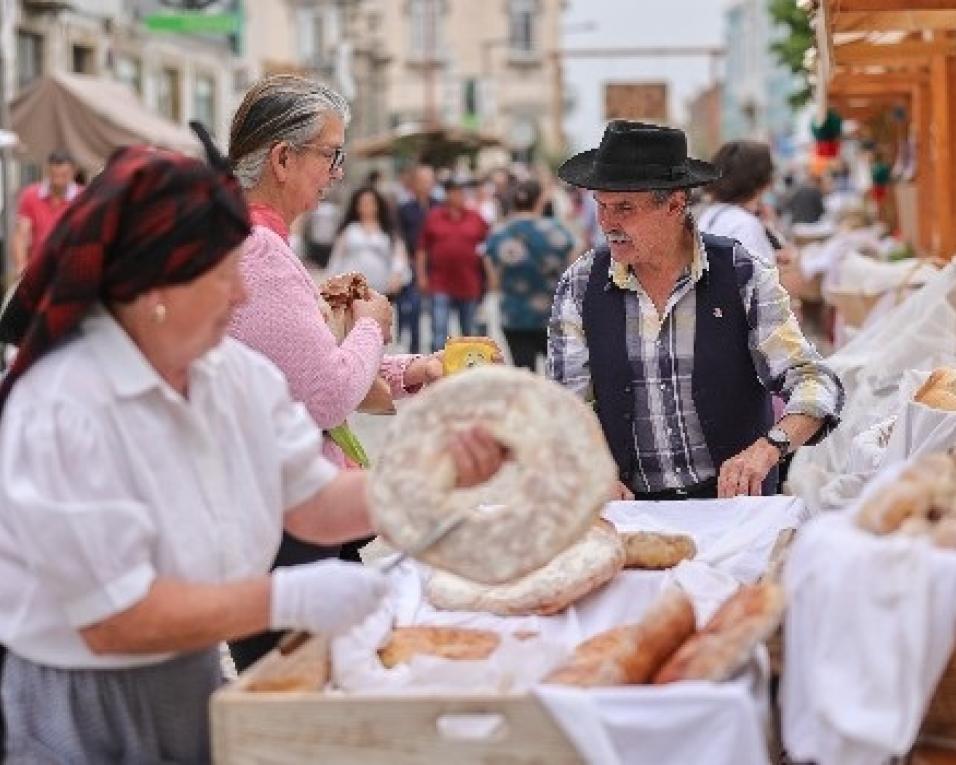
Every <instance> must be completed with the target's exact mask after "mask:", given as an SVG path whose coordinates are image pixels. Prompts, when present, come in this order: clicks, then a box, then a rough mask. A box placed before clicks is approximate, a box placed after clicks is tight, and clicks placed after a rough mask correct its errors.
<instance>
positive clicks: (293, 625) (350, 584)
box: [270, 560, 388, 635]
mask: <svg viewBox="0 0 956 765" xmlns="http://www.w3.org/2000/svg"><path fill="white" fill-rule="evenodd" d="M387 591H388V583H387V580H386V579H385V576H384V575H383V574H382V573H381V572H380V571H377V570H375V569H373V568H369V567H367V566H362V565H360V564H358V563H344V562H342V561H337V560H324V561H319V562H318V563H308V564H305V565H302V566H289V567H283V568H277V569H276V570H275V571H273V572H272V598H271V607H270V622H271V623H270V628H271V629H273V630H279V631H281V630H306V631H308V632H324V633H327V634H332V635H335V634H338V633H341V632H345V631H346V630H348V629H349V628H350V627H352V626H353V625H355V624H358V623H359V622H361V621H362V620H363V619H365V617H366V616H368V615H369V614H370V613H372V612H373V611H374V610H375V609H376V608H378V606H379V604H380V603H381V602H382V598H383V597H384V596H385V593H386V592H387Z"/></svg>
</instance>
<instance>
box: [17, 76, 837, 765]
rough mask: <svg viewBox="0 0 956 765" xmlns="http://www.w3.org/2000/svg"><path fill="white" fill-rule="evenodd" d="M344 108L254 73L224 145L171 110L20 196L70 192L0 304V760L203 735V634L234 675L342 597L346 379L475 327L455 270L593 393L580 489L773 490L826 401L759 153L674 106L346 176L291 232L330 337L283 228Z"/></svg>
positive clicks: (833, 418) (833, 417)
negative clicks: (712, 138)
mask: <svg viewBox="0 0 956 765" xmlns="http://www.w3.org/2000/svg"><path fill="white" fill-rule="evenodd" d="M349 119H350V112H349V106H348V104H347V103H346V101H345V100H344V99H343V98H342V97H341V96H340V95H339V94H338V93H336V92H335V91H333V90H332V89H330V88H328V87H326V86H324V85H322V84H319V83H316V82H314V81H310V80H306V79H303V78H299V77H296V76H292V75H278V76H273V77H269V78H266V79H265V80H263V81H261V82H259V83H257V84H256V85H255V86H253V87H252V89H251V90H250V91H249V92H248V93H247V94H246V96H245V98H244V100H243V102H242V104H241V105H240V107H239V109H238V110H237V112H236V114H235V116H234V118H233V122H232V128H231V132H230V136H229V146H228V152H227V156H226V157H223V156H221V155H220V154H219V152H218V150H217V149H216V147H215V146H214V145H213V143H212V141H211V140H210V139H209V137H208V135H207V134H206V133H205V131H204V130H203V129H202V127H201V126H198V125H196V126H195V129H196V130H197V133H198V135H199V136H200V138H201V140H202V143H203V146H204V148H205V152H206V159H205V160H197V159H191V158H186V157H183V156H180V155H177V154H174V153H172V152H166V151H158V150H149V149H145V148H142V147H131V148H126V149H122V150H120V151H118V152H117V153H116V154H114V155H113V157H112V158H111V159H110V161H109V162H108V164H107V165H106V167H105V168H104V169H103V171H102V172H101V173H100V174H99V175H98V176H97V177H96V178H94V179H93V181H92V182H91V183H90V184H89V186H87V187H86V188H85V190H82V191H79V190H78V189H72V190H67V191H64V189H69V188H70V187H69V186H68V184H67V185H66V186H64V184H62V183H59V182H58V183H56V184H54V183H52V180H51V184H50V189H48V192H47V196H46V197H43V196H42V195H37V196H38V198H39V199H40V200H41V201H43V200H44V199H47V200H49V199H51V198H54V197H55V198H57V199H58V198H59V196H60V195H61V194H64V193H66V194H71V193H75V194H76V195H75V198H73V199H72V202H70V203H69V204H66V205H64V206H63V209H62V210H58V211H57V214H58V218H57V220H56V223H55V225H54V226H52V227H51V231H50V232H49V234H48V235H47V236H46V239H45V241H41V242H39V243H38V246H37V248H35V250H34V251H33V254H31V255H30V256H29V257H27V258H26V262H25V268H24V271H23V275H22V279H21V280H20V282H19V284H18V286H17V288H16V290H15V291H14V293H13V295H12V298H11V300H10V302H9V305H8V306H7V308H6V309H5V311H4V312H3V314H2V317H0V340H3V341H6V342H10V343H12V344H13V345H15V346H16V347H17V348H18V351H17V354H16V357H15V359H14V361H13V365H12V367H11V368H10V369H9V370H8V371H7V373H6V374H5V376H4V377H3V381H2V384H0V413H2V416H0V505H2V507H3V508H4V511H5V512H3V513H2V514H0V570H2V572H3V576H2V577H0V601H2V602H3V603H4V604H5V607H4V609H3V617H2V618H0V643H2V645H3V646H5V647H6V649H7V650H8V652H9V653H8V654H7V658H6V663H5V667H4V673H3V679H2V684H0V688H2V706H3V712H4V716H5V719H6V726H7V742H6V753H7V757H6V759H5V761H7V762H14V763H16V762H24V763H26V762H35V761H38V760H40V761H46V760H45V759H44V758H47V759H48V758H50V757H52V758H53V759H54V760H55V759H57V758H59V759H62V760H64V761H71V762H90V763H98V762H110V761H124V762H141V761H157V762H158V761H170V760H172V761H177V762H201V761H205V760H206V759H207V758H208V731H207V729H206V724H207V723H206V720H207V718H206V714H205V704H206V701H207V699H208V697H209V694H210V693H211V692H212V690H214V689H215V687H217V685H218V683H219V682H220V679H221V678H220V676H219V665H218V653H217V646H218V644H219V643H220V642H222V641H228V642H229V643H230V648H231V651H232V654H233V657H234V659H235V661H236V663H237V665H238V667H239V668H240V669H242V668H245V667H247V666H248V665H249V664H251V663H252V662H253V661H255V660H256V659H257V658H259V657H260V656H262V655H263V654H264V653H265V652H266V651H268V650H269V649H270V648H271V647H272V646H273V645H274V644H275V642H276V640H277V639H278V633H279V631H282V630H290V629H305V630H311V631H324V632H337V631H341V630H343V629H346V628H348V627H349V626H351V625H352V624H354V623H355V622H357V621H359V620H360V619H361V618H362V617H363V616H364V615H366V614H367V613H368V612H369V611H371V610H372V609H374V608H375V607H376V605H377V603H378V602H379V600H380V599H381V597H382V596H383V593H384V591H385V583H384V579H383V577H382V575H381V574H380V573H378V572H377V571H376V570H374V569H373V568H370V567H363V566H360V565H358V564H356V563H352V562H347V561H341V560H336V558H337V557H339V556H340V554H342V550H341V549H340V548H341V545H343V544H344V543H347V542H350V541H354V540H361V539H364V538H367V537H368V536H369V535H370V534H371V533H373V532H374V529H373V528H372V526H371V522H370V519H369V514H368V508H367V504H366V499H365V491H364V484H365V473H364V471H362V470H361V469H350V468H358V467H359V465H357V464H356V459H355V454H354V451H353V445H354V437H352V435H351V434H350V431H349V429H348V424H347V419H348V416H349V415H350V414H351V413H353V412H355V411H356V409H357V408H358V407H359V405H360V404H361V402H362V401H363V399H364V398H365V397H366V395H367V394H368V392H369V390H370V388H371V386H372V385H373V383H374V382H375V381H376V380H377V379H383V380H384V381H385V383H386V384H387V386H388V388H389V390H390V393H391V395H392V396H393V397H396V398H398V397H402V396H409V395H414V394H415V393H416V392H418V391H419V390H421V389H422V388H423V387H425V386H427V385H429V384H431V383H433V382H435V381H437V380H438V379H439V378H440V377H441V376H442V374H443V371H442V363H441V348H442V346H443V345H444V340H445V337H446V335H447V334H448V333H449V332H450V331H452V323H451V316H452V314H454V316H455V320H456V322H457V330H458V331H459V332H461V333H463V334H472V333H481V332H483V330H482V328H481V327H479V326H478V324H477V319H476V311H477V308H478V306H479V301H480V299H481V298H482V296H483V295H484V294H485V293H486V292H491V293H493V294H500V296H501V298H500V302H501V326H502V330H503V333H504V336H505V338H506V341H507V344H508V349H509V351H510V354H511V356H512V358H513V360H514V362H515V363H516V364H519V365H521V366H525V367H528V368H531V369H534V368H535V367H536V365H537V361H538V358H539V357H541V356H544V357H546V373H547V375H548V376H549V377H550V378H552V379H553V380H554V381H556V382H557V383H559V384H561V385H563V386H565V387H567V388H569V389H571V390H572V391H574V392H576V393H578V394H579V395H580V396H581V397H582V398H584V399H585V400H587V401H589V402H590V403H592V404H593V406H594V409H595V411H596V413H597V416H598V419H599V421H600V424H601V427H602V429H603V431H604V435H605V437H606V440H607V442H608V445H609V446H610V449H611V452H612V454H613V456H614V458H615V461H616V462H617V466H618V479H619V480H618V481H617V484H616V486H614V487H608V492H609V494H608V496H609V497H610V496H614V497H622V498H629V497H638V498H643V499H674V500H677V499H685V498H688V497H697V498H704V497H718V496H719V497H732V496H735V495H741V494H744V495H748V494H761V493H775V492H776V491H777V490H778V475H777V469H778V466H779V464H780V462H781V460H782V459H783V458H784V457H785V456H786V455H788V454H789V453H790V452H792V451H793V450H794V449H795V448H797V447H799V446H800V445H802V444H804V443H809V442H813V441H814V440H818V439H820V438H823V437H824V436H826V435H827V433H828V432H829V431H830V430H831V429H832V428H833V427H834V426H835V425H836V424H837V422H838V421H839V416H840V411H841V408H842V406H843V388H842V385H841V383H840V380H839V379H838V378H837V377H836V375H834V374H833V373H832V371H830V370H829V369H828V367H827V366H826V364H825V362H824V361H823V359H822V358H821V357H820V355H819V354H818V353H817V352H816V350H815V349H814V348H813V346H812V345H811V344H810V343H809V342H807V340H806V339H805V338H804V336H803V334H802V332H801V329H800V326H799V324H798V322H797V319H796V317H795V316H794V314H793V312H792V310H791V302H790V299H789V296H788V295H787V293H786V291H785V290H784V289H783V288H782V287H781V285H780V282H779V279H778V275H777V270H776V268H775V267H774V260H775V259H779V258H781V257H783V255H782V254H781V253H785V252H786V245H785V244H783V243H782V242H781V241H780V240H779V238H778V237H777V235H776V234H775V233H774V232H773V228H772V226H771V225H770V223H769V222H768V221H767V220H766V218H765V217H764V212H763V210H762V207H761V205H762V200H763V194H764V192H765V191H766V190H767V188H768V187H769V185H770V183H771V176H772V163H771V162H770V159H769V153H768V152H767V151H766V148H765V147H761V146H759V145H754V144H735V145H731V146H728V147H725V148H724V149H722V150H721V152H719V153H718V155H717V157H715V158H714V162H713V163H710V162H703V161H699V160H695V159H692V158H690V157H688V154H687V144H686V138H685V136H684V134H683V133H682V132H681V131H679V130H676V129H671V128H662V127H657V126H651V125H645V124H642V123H633V122H627V121H614V122H612V123H611V124H610V125H609V126H608V127H607V129H606V131H605V134H604V137H603V139H602V142H601V145H600V146H599V147H597V148H595V149H591V150H589V151H586V152H583V153H581V154H578V155H575V156H573V157H571V158H570V159H569V160H568V161H567V162H565V163H564V164H563V165H562V166H561V168H560V169H559V171H558V176H559V178H560V179H561V181H562V182H563V183H564V184H567V186H561V185H559V184H558V183H557V182H554V181H551V180H550V179H547V178H544V177H540V176H539V177H535V176H534V175H533V174H528V176H527V177H521V178H518V177H511V176H509V175H508V174H506V173H496V174H494V175H493V176H492V177H491V178H489V179H488V180H487V181H485V182H479V183H470V182H465V181H463V180H462V179H461V178H458V177H454V176H451V177H448V178H446V179H445V181H444V183H443V184H441V185H440V186H439V185H438V184H437V183H436V180H435V171H434V169H432V168H429V167H427V166H417V167H415V168H414V169H413V170H412V171H411V172H410V173H409V175H408V181H407V187H406V188H405V190H404V191H403V193H402V195H401V196H398V197H395V198H390V195H387V194H383V193H382V191H381V189H379V188H377V186H376V184H375V183H374V182H373V183H369V184H365V185H363V186H362V187H360V188H358V189H357V190H356V191H355V192H354V193H353V194H352V196H351V199H350V200H349V202H348V204H347V206H346V209H345V214H344V215H343V216H342V218H341V220H340V221H339V222H338V225H337V227H336V234H335V236H334V237H333V239H332V241H331V242H330V243H328V244H329V246H328V248H327V250H323V249H319V248H317V247H316V248H312V249H311V251H312V253H313V254H314V255H315V256H317V257H322V258H324V256H325V255H328V262H327V267H326V273H329V272H337V271H352V270H358V271H361V272H362V273H363V274H365V276H366V278H367V279H368V281H369V284H370V285H371V287H372V289H371V291H370V294H369V296H368V298H367V299H357V300H355V301H354V303H353V307H352V311H353V315H354V319H355V321H354V324H353V325H352V326H351V327H350V328H349V329H348V332H347V333H346V335H345V337H344V338H336V337H335V336H334V335H333V333H332V331H331V330H330V327H329V325H328V324H327V322H326V320H325V318H324V317H323V315H322V313H321V312H320V310H319V304H320V300H319V291H318V287H317V284H316V281H315V279H314V278H313V275H312V273H310V271H309V270H308V269H307V268H306V266H305V265H304V264H303V262H302V259H301V258H300V256H299V254H298V253H296V252H295V250H294V249H293V247H292V244H291V239H290V231H291V230H292V229H293V228H294V227H295V226H296V225H297V224H299V223H300V222H301V221H302V219H303V218H304V216H306V215H307V214H308V215H310V216H311V215H315V214H317V211H321V210H322V205H321V203H322V201H323V198H324V197H325V196H326V194H327V192H328V190H329V189H330V188H331V187H332V186H333V185H334V184H335V183H336V182H339V181H340V180H341V179H342V178H343V175H344V171H345V167H344V160H345V153H344V147H345V135H346V128H347V126H348V123H349ZM635 158H638V159H637V160H635ZM53 159H55V158H53V157H51V167H53V166H54V165H55V164H56V163H54V162H52V160H53ZM372 180H373V181H374V179H372ZM694 189H705V190H706V191H707V193H708V195H709V196H708V200H709V201H708V203H707V205H708V206H707V207H706V208H705V209H704V212H703V218H702V220H705V221H706V220H709V221H710V223H709V224H708V226H709V227H710V229H711V231H712V233H711V232H709V231H705V230H704V228H705V227H699V226H698V223H697V220H698V219H697V217H696V216H695V214H694V212H693V205H694V197H693V196H692V192H693V190H694ZM54 191H55V193H54ZM48 203H49V202H48ZM24 217H25V216H24ZM329 220H330V216H329V215H328V211H327V210H326V211H325V212H323V213H322V217H321V220H320V221H311V220H310V221H308V225H307V228H308V229H311V228H312V224H313V223H316V225H317V226H318V227H319V228H322V229H323V230H325V231H326V232H327V231H328V229H329V228H330V227H329V225H328V223H329ZM30 230H31V231H32V233H33V236H34V237H35V238H38V235H39V234H40V229H39V228H38V227H34V228H32V229H30ZM426 300H427V303H428V305H429V310H430V314H431V347H430V352H425V353H421V350H422V349H421V344H422V343H421V337H420V333H419V326H420V318H421V316H420V312H421V310H422V306H423V304H424V303H425V301H426ZM395 316H397V319H398V321H397V326H396V327H395V329H394V331H393V319H394V317H395ZM406 332H407V333H408V345H409V350H410V353H407V354H401V355H387V354H386V353H385V350H386V346H387V345H388V343H389V342H390V341H391V340H392V338H393V336H396V337H397V336H401V335H402V334H403V333H406ZM774 396H776V397H778V399H779V401H780V404H779V406H778V408H777V409H776V411H775V409H774V405H773V397H774ZM730 401H733V402H734V405H733V406H728V402H730ZM448 447H449V452H450V454H451V455H452V458H453V460H454V463H455V469H456V475H457V484H458V486H471V485H474V484H476V483H479V482H481V481H484V480H487V479H488V478H489V477H490V476H491V475H493V474H494V473H495V472H496V471H497V470H498V468H499V467H500V466H501V464H502V462H503V460H505V459H506V458H507V453H506V451H505V450H504V449H503V448H502V447H501V446H500V445H499V444H498V443H497V442H495V441H494V439H492V438H491V437H490V436H489V435H488V433H487V432H485V431H484V430H483V429H482V428H480V427H473V428H470V429H468V430H465V431H464V432H462V433H460V434H458V435H457V436H454V437H453V438H452V439H451V441H450V442H449V444H448ZM342 556H343V557H345V558H348V557H349V556H348V554H342ZM270 570H271V573H269V572H270ZM84 699H95V703H86V702H85V701H83V700H84ZM174 710H175V711H174Z"/></svg>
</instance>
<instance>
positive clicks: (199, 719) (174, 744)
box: [2, 648, 222, 765]
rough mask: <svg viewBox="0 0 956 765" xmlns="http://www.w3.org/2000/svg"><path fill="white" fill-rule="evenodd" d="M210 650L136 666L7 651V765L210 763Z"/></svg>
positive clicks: (216, 668) (216, 677)
mask: <svg viewBox="0 0 956 765" xmlns="http://www.w3.org/2000/svg"><path fill="white" fill-rule="evenodd" d="M221 684H222V672H221V669H220V663H219V651H218V649H216V648H210V649H207V650H205V651H200V652H198V653H191V654H185V655H183V656H178V657H176V658H174V659H170V660H169V661H166V662H163V663H161V664H154V665H152V666H148V667H136V668H131V669H92V670H88V669H55V668H52V667H45V666H41V665H39V664H34V663H33V662H30V661H27V660H26V659H22V658H20V657H19V656H16V655H15V654H12V653H8V654H7V659H6V662H5V664H4V668H3V682H2V699H3V714H4V717H5V719H6V728H7V741H6V756H5V757H4V758H3V761H4V762H5V763H8V764H9V765H28V763H29V765H54V764H56V765H66V764H67V763H68V764H69V765H104V764H105V763H124V765H125V764H126V763H128V764H129V765H134V764H135V765H159V764H160V763H164V764H165V763H177V764H178V765H186V764H187V763H190V764H191V763H205V762H209V713H208V704H209V697H210V695H211V694H212V692H213V691H215V690H216V688H218V687H219V686H220V685H221Z"/></svg>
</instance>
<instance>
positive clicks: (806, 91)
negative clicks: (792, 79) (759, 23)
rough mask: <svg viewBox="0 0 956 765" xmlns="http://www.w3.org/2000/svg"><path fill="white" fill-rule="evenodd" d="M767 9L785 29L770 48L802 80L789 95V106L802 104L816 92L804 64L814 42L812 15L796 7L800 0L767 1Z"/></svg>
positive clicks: (774, 19)
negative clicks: (811, 86)
mask: <svg viewBox="0 0 956 765" xmlns="http://www.w3.org/2000/svg"><path fill="white" fill-rule="evenodd" d="M768 9H769V11H770V18H771V19H772V20H773V22H774V23H775V24H777V25H779V26H780V27H782V28H783V30H784V35H783V36H781V37H780V39H778V40H776V41H775V42H773V43H771V44H770V50H771V52H772V53H773V54H774V55H775V56H776V57H777V60H778V61H779V62H780V63H781V64H783V65H784V66H785V67H787V68H788V69H789V70H790V71H791V72H793V73H794V74H795V75H796V76H797V79H798V81H799V83H800V85H799V87H798V88H797V90H795V91H794V92H793V93H791V94H790V97H789V101H790V105H791V106H793V107H795V108H796V107H800V106H803V105H804V104H806V103H807V102H808V101H809V100H810V99H811V97H812V95H813V93H812V91H811V89H810V83H809V81H808V79H807V76H808V72H807V70H806V66H805V64H804V62H805V60H806V53H807V51H808V50H809V49H810V48H811V47H812V46H813V43H814V34H813V27H811V26H810V18H809V17H808V16H807V14H806V12H805V11H803V10H802V9H801V8H799V7H798V6H797V0H768Z"/></svg>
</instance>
